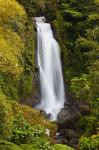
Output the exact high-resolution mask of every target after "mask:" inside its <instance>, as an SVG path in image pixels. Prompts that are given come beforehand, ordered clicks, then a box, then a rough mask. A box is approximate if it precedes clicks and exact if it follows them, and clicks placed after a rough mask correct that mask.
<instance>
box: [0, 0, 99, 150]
mask: <svg viewBox="0 0 99 150" xmlns="http://www.w3.org/2000/svg"><path fill="white" fill-rule="evenodd" d="M98 8H99V0H87V1H86V0H57V1H56V0H38V1H37V0H6V1H4V0H0V149H1V150H5V149H6V150H22V149H23V150H26V149H27V150H33V149H35V150H36V149H37V150H42V149H45V150H54V149H55V150H58V149H63V150H65V149H66V150H73V148H71V147H68V146H67V145H61V144H53V143H54V142H55V141H54V136H55V133H56V130H57V126H56V125H55V124H54V123H50V122H49V121H48V120H46V119H44V118H43V116H42V115H41V113H40V112H39V111H37V110H34V109H32V108H30V107H28V106H25V105H20V104H19V102H20V99H25V98H26V97H29V96H30V95H31V93H32V92H34V93H35V85H33V75H35V73H36V64H35V61H34V60H35V55H34V53H35V45H36V42H35V39H36V36H35V29H34V27H33V21H32V17H35V16H42V15H44V16H45V17H46V18H47V21H48V22H50V23H51V25H52V28H53V30H54V34H55V37H56V39H57V40H58V42H59V43H60V46H61V58H62V64H63V74H64V81H65V85H66V86H67V87H68V91H69V92H71V93H72V94H73V97H74V99H75V100H76V101H78V100H82V101H83V102H84V103H87V104H88V105H89V107H90V110H91V113H90V115H87V116H83V117H81V118H80V120H79V121H78V122H77V123H76V124H77V125H76V127H77V128H78V130H79V132H80V139H79V149H81V150H98V148H99V121H98V120H99V10H98ZM46 129H49V130H50V137H48V136H47V135H46V134H45V133H46Z"/></svg>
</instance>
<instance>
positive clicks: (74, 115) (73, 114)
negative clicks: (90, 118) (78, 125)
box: [57, 108, 81, 129]
mask: <svg viewBox="0 0 99 150" xmlns="http://www.w3.org/2000/svg"><path fill="white" fill-rule="evenodd" d="M80 117H81V114H80V113H79V112H77V111H71V110H66V109H65V108H63V109H62V110H61V111H60V113H59V114H58V117H57V122H58V125H59V126H60V127H61V128H65V129H66V128H72V126H73V124H74V123H75V122H77V121H78V120H79V119H80Z"/></svg>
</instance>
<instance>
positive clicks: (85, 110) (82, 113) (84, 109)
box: [79, 104, 90, 116]
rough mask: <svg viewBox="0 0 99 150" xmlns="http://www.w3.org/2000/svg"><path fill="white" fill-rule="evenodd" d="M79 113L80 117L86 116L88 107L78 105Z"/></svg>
mask: <svg viewBox="0 0 99 150" xmlns="http://www.w3.org/2000/svg"><path fill="white" fill-rule="evenodd" d="M79 112H80V113H81V115H83V116H86V115H89V114H90V107H89V106H88V105H83V104H81V105H79Z"/></svg>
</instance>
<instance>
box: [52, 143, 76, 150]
mask: <svg viewBox="0 0 99 150" xmlns="http://www.w3.org/2000/svg"><path fill="white" fill-rule="evenodd" d="M54 150H74V148H72V147H70V146H67V145H62V144H55V146H54Z"/></svg>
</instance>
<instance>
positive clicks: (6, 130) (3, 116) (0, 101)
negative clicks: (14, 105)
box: [0, 91, 12, 138]
mask: <svg viewBox="0 0 99 150" xmlns="http://www.w3.org/2000/svg"><path fill="white" fill-rule="evenodd" d="M6 101H7V97H6V96H5V95H4V94H3V93H2V92H1V91H0V138H1V137H3V138H5V137H7V136H9V135H10V133H11V121H12V116H11V115H12V111H11V106H10V104H9V103H8V102H6Z"/></svg>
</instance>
